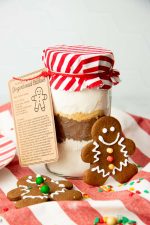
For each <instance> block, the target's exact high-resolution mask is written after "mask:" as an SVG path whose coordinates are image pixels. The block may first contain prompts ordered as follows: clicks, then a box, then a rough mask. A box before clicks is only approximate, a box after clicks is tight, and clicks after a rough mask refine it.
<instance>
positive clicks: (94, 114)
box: [55, 109, 107, 122]
mask: <svg viewBox="0 0 150 225" xmlns="http://www.w3.org/2000/svg"><path fill="white" fill-rule="evenodd" d="M106 111H107V109H106ZM55 115H56V116H60V117H65V118H67V119H72V120H76V121H78V122H80V121H84V120H89V119H93V118H99V117H101V116H104V115H106V113H105V111H104V110H95V111H93V112H91V113H82V112H76V113H73V114H64V113H61V112H59V113H55Z"/></svg>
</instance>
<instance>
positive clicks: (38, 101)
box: [31, 87, 47, 112]
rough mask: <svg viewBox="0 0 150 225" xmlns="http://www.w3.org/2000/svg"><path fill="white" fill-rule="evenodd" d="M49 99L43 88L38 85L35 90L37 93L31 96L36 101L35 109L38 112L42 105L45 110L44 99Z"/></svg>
mask: <svg viewBox="0 0 150 225" xmlns="http://www.w3.org/2000/svg"><path fill="white" fill-rule="evenodd" d="M46 99H47V95H46V94H43V89H42V88H41V87H37V88H36V90H35V95H33V96H32V97H31V100H32V101H35V107H34V111H35V112H38V111H39V108H40V107H41V110H42V111H45V104H44V101H45V100H46Z"/></svg>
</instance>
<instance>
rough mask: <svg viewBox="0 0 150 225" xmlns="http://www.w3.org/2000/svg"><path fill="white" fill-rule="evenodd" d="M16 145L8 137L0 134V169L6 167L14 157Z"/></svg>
mask: <svg viewBox="0 0 150 225" xmlns="http://www.w3.org/2000/svg"><path fill="white" fill-rule="evenodd" d="M15 153H16V145H15V143H14V142H13V141H12V140H10V139H9V138H8V137H5V136H4V135H2V134H0V169H2V168H3V167H4V166H7V165H8V164H9V163H10V162H11V161H12V159H13V158H14V157H15Z"/></svg>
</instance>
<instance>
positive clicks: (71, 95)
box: [42, 45, 119, 178]
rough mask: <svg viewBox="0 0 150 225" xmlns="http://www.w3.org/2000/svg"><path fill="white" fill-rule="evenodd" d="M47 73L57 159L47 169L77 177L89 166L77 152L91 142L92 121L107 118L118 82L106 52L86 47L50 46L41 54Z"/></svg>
mask: <svg viewBox="0 0 150 225" xmlns="http://www.w3.org/2000/svg"><path fill="white" fill-rule="evenodd" d="M42 58H43V61H44V64H45V67H46V69H47V71H48V72H49V74H50V87H51V93H52V99H53V106H54V116H55V125H56V134H57V142H58V150H59V159H58V161H57V162H55V163H50V164H47V169H48V170H49V171H51V172H53V173H55V174H57V175H60V176H64V177H76V178H77V177H81V176H82V174H83V172H84V171H85V170H86V169H88V168H89V164H88V163H85V162H83V161H82V160H81V149H82V148H83V147H84V146H85V145H86V144H87V143H89V142H91V141H92V137H91V128H92V126H93V124H94V123H95V121H96V120H97V119H98V118H100V117H102V116H104V115H110V110H111V87H112V85H114V84H117V83H119V77H118V76H119V72H118V71H116V70H114V69H113V65H114V56H113V53H112V52H111V51H110V50H106V49H103V48H97V47H89V46H87V47H86V46H65V45H61V46H54V47H49V48H47V49H45V50H44V51H43V57H42Z"/></svg>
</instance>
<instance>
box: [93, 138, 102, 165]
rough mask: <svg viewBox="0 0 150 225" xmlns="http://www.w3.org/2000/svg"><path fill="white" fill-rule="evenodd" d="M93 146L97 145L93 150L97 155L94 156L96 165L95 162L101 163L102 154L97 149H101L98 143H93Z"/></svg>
mask: <svg viewBox="0 0 150 225" xmlns="http://www.w3.org/2000/svg"><path fill="white" fill-rule="evenodd" d="M93 145H95V148H94V149H93V150H92V152H94V153H95V155H94V159H95V160H94V162H93V163H95V162H97V161H99V157H98V155H100V154H101V153H100V151H98V150H97V148H98V147H99V144H98V143H97V142H96V141H94V142H93Z"/></svg>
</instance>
